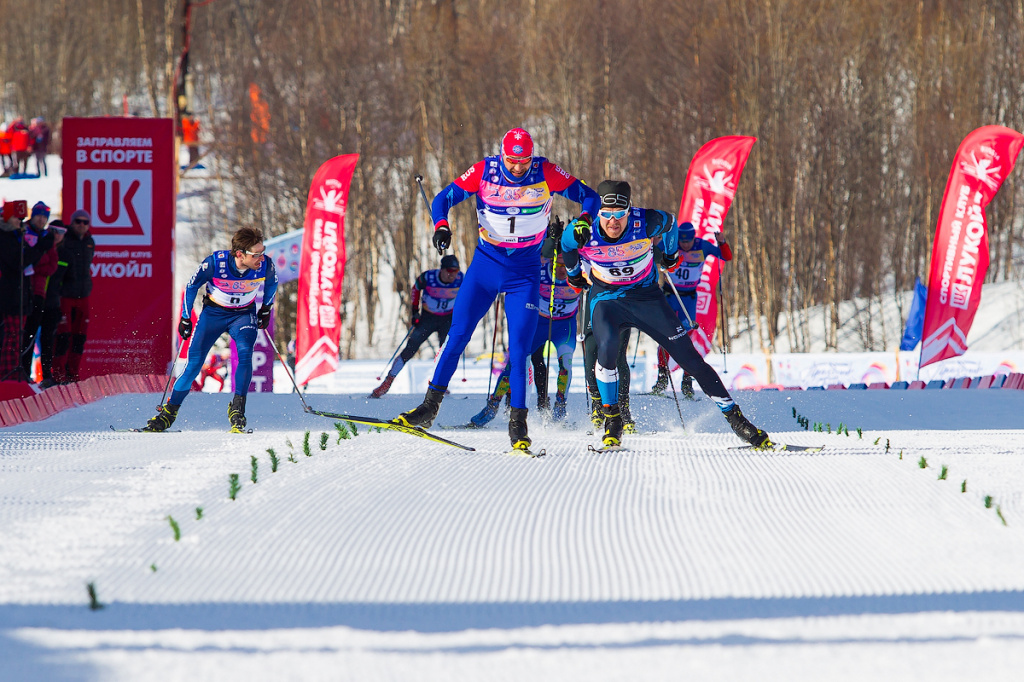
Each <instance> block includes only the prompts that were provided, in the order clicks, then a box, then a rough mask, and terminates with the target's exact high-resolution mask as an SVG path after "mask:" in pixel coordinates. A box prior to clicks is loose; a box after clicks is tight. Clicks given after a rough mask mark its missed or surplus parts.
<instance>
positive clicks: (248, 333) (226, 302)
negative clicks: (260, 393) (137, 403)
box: [142, 227, 277, 433]
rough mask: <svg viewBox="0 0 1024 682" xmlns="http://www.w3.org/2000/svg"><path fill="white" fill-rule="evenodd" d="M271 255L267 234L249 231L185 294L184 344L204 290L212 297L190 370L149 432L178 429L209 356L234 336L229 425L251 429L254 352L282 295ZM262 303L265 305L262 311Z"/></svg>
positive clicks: (210, 261)
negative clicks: (247, 406) (259, 331)
mask: <svg viewBox="0 0 1024 682" xmlns="http://www.w3.org/2000/svg"><path fill="white" fill-rule="evenodd" d="M265 252H266V247H265V246H264V245H263V233H262V232H260V231H259V230H257V229H256V228H254V227H243V228H241V229H239V230H238V231H236V232H235V234H234V235H233V236H232V237H231V250H230V251H215V252H214V253H212V254H211V255H209V256H207V258H206V260H204V261H203V262H202V264H201V265H200V266H199V268H198V269H197V270H196V271H195V274H193V275H192V279H191V280H189V283H188V286H187V287H186V288H185V300H184V304H183V305H182V307H181V319H180V320H178V333H179V334H180V335H181V338H182V339H188V338H189V337H192V336H193V329H192V306H193V305H194V304H195V300H196V296H197V295H198V294H199V288H200V287H202V286H203V285H206V297H205V298H204V299H203V311H202V312H201V313H199V319H198V320H197V321H196V325H195V330H194V338H193V339H192V343H191V344H190V345H189V347H188V364H187V365H185V369H184V370H183V371H182V372H181V376H179V377H178V379H177V381H175V382H174V388H173V390H172V391H171V397H170V398H168V399H167V402H166V403H165V404H164V405H162V406H161V407H160V411H159V412H157V413H156V416H155V417H153V418H152V419H150V420H149V422H148V423H147V424H146V427H145V428H144V429H142V430H143V431H165V430H167V428H168V427H170V425H171V424H173V423H174V419H175V418H176V417H177V416H178V408H179V407H181V403H182V401H183V400H184V399H185V396H187V395H188V391H189V388H191V386H192V381H193V380H194V379H195V378H196V376H197V375H198V374H199V372H200V371H201V370H202V368H203V361H204V360H205V359H206V354H207V353H209V352H210V348H212V347H213V344H214V342H215V341H216V340H217V339H218V338H219V337H220V335H221V334H223V333H224V332H227V333H228V334H230V335H231V338H232V339H234V341H235V347H236V348H237V349H238V367H237V369H236V370H235V395H234V397H233V398H232V399H231V403H230V405H228V421H229V422H231V432H232V433H242V431H243V430H244V429H245V423H246V422H245V398H246V395H247V394H248V392H249V383H250V382H251V381H252V349H253V346H254V345H255V344H256V334H257V329H266V328H267V326H268V325H269V324H270V311H271V309H273V307H274V295H275V294H276V293H277V270H276V269H275V268H274V264H273V263H272V262H271V261H270V259H268V258H265V257H264V255H265ZM257 303H259V304H260V307H259V310H258V311H257V308H256V304H257Z"/></svg>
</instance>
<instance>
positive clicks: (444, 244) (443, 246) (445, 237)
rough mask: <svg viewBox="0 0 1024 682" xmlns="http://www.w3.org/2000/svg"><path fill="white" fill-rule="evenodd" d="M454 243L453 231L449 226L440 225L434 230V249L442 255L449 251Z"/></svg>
mask: <svg viewBox="0 0 1024 682" xmlns="http://www.w3.org/2000/svg"><path fill="white" fill-rule="evenodd" d="M451 243H452V231H451V230H449V229H448V226H447V225H438V226H437V227H436V228H434V248H435V249H437V252H438V253H439V254H441V255H444V252H445V251H447V250H448V247H449V246H451Z"/></svg>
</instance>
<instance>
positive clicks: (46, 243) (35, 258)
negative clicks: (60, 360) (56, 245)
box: [0, 218, 53, 381]
mask: <svg viewBox="0 0 1024 682" xmlns="http://www.w3.org/2000/svg"><path fill="white" fill-rule="evenodd" d="M24 229H25V228H24V226H23V225H22V223H21V220H19V219H18V218H9V219H8V220H7V221H5V222H3V223H0V320H2V321H3V338H2V342H0V381H2V380H5V379H8V380H9V379H12V378H22V379H27V377H16V375H17V374H18V372H19V371H20V370H21V364H20V363H19V362H18V355H19V353H20V351H21V335H22V326H23V325H24V322H25V317H24V316H25V311H27V310H30V309H31V307H32V298H31V295H32V282H31V280H30V277H29V275H28V274H26V270H28V269H29V268H31V267H32V266H33V265H35V264H36V263H38V262H39V259H40V258H42V257H43V254H45V253H46V252H47V251H49V249H50V247H51V246H53V234H52V233H51V232H49V231H47V232H45V233H44V234H43V235H42V236H41V237H39V238H38V239H36V240H35V243H34V244H29V243H28V241H26V239H25V234H24Z"/></svg>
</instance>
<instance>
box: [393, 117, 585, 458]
mask: <svg viewBox="0 0 1024 682" xmlns="http://www.w3.org/2000/svg"><path fill="white" fill-rule="evenodd" d="M554 194H561V195H562V196H564V197H565V198H567V199H569V200H570V201H574V202H576V203H578V204H581V207H582V210H581V212H580V218H579V220H582V221H590V220H592V219H591V216H593V215H594V214H595V213H596V212H597V209H598V207H599V206H600V200H599V199H598V196H597V194H596V193H595V192H594V190H593V189H591V188H590V187H587V186H586V185H585V184H583V183H582V182H581V181H580V180H578V179H577V178H575V177H573V176H572V175H571V174H569V173H567V172H566V171H564V170H562V169H561V168H559V167H558V166H556V165H555V164H553V163H552V162H550V161H548V160H547V159H546V158H544V157H543V156H536V148H535V146H534V144H533V137H532V136H531V135H530V133H528V132H527V131H526V130H524V129H523V128H518V127H517V128H512V129H511V130H509V131H508V132H507V133H505V135H504V136H503V137H502V139H501V146H500V150H499V153H498V154H496V155H494V156H488V157H485V158H484V159H483V160H482V161H478V162H476V163H475V164H473V165H472V166H470V167H469V169H468V170H467V171H466V172H465V173H463V174H462V175H461V176H459V177H458V178H456V179H455V180H454V181H453V182H452V183H451V184H449V185H448V186H447V187H444V188H443V189H442V190H441V191H440V192H438V193H437V195H436V196H435V197H434V201H433V203H432V205H431V217H432V218H433V220H434V236H433V240H432V241H433V244H434V248H436V249H437V252H438V253H439V254H442V255H443V254H444V252H445V251H446V250H447V249H448V247H449V245H450V244H451V241H452V230H451V227H450V226H449V223H448V214H449V212H450V211H451V210H452V208H454V207H455V205H456V204H459V203H462V202H463V201H465V200H466V199H469V198H470V197H472V196H474V195H475V196H476V215H477V227H478V231H479V235H480V236H479V241H478V242H477V247H476V252H475V253H474V254H473V261H472V263H470V265H469V268H467V270H466V278H465V279H464V280H463V283H462V288H461V289H460V290H459V298H458V299H457V300H456V302H455V310H454V313H453V314H452V327H451V331H450V332H449V335H448V341H447V342H446V343H445V344H444V348H443V349H442V351H441V355H440V357H439V358H438V360H437V364H436V366H435V368H434V374H433V376H432V377H431V379H430V383H429V384H428V386H427V393H426V396H424V399H423V402H422V403H421V404H420V405H419V406H417V407H415V408H413V409H411V410H409V411H407V412H403V413H402V414H400V415H398V416H397V417H395V418H394V419H393V420H392V421H394V422H395V423H396V424H400V425H402V426H414V427H421V428H428V427H430V425H431V424H433V422H434V418H435V417H437V412H438V410H439V409H440V408H441V401H442V400H443V399H444V394H445V391H446V390H447V388H448V382H449V380H450V379H451V377H452V375H453V374H454V373H455V369H456V367H458V362H459V357H460V356H461V355H462V351H463V350H465V348H466V344H468V343H469V340H470V337H472V335H473V331H474V330H475V329H476V326H477V324H478V323H479V322H480V320H481V319H483V317H484V315H486V314H487V311H488V310H490V307H491V304H492V303H493V302H494V299H495V298H497V296H498V294H500V293H504V294H505V317H506V318H507V321H508V330H509V336H510V339H509V361H510V362H511V363H512V373H511V376H510V377H509V385H510V388H511V405H512V411H511V416H510V418H509V423H508V435H509V439H510V440H511V441H512V449H513V451H514V453H516V454H523V455H532V454H533V453H531V452H530V449H529V448H530V444H531V441H530V438H529V436H528V435H527V426H526V417H527V410H526V374H527V362H528V359H529V355H530V343H531V342H532V341H533V335H534V332H535V331H536V329H537V319H538V317H539V310H538V307H537V301H538V299H539V297H540V267H541V244H542V243H543V241H544V238H545V236H547V231H548V218H549V216H550V215H551V205H552V202H553V198H554V197H553V195H554Z"/></svg>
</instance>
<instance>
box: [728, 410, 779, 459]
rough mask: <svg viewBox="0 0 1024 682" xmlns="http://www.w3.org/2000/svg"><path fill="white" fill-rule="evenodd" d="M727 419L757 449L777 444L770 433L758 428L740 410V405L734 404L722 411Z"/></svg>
mask: <svg viewBox="0 0 1024 682" xmlns="http://www.w3.org/2000/svg"><path fill="white" fill-rule="evenodd" d="M722 414H723V415H725V420H726V421H727V422H729V426H731V427H732V430H733V431H734V432H735V433H736V435H737V436H739V437H740V438H742V439H743V440H745V441H746V442H748V443H750V445H752V446H753V448H754V449H755V450H771V449H772V448H773V447H774V446H775V444H774V443H772V441H771V438H769V437H768V434H767V433H765V432H764V431H762V430H761V429H759V428H757V427H756V426H754V425H753V424H751V423H750V421H749V420H748V419H747V418H746V417H744V416H743V413H742V412H740V406H739V405H736V404H735V403H734V404H733V406H732V407H730V408H729V409H728V410H726V411H725V412H723V413H722Z"/></svg>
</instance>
